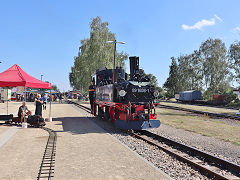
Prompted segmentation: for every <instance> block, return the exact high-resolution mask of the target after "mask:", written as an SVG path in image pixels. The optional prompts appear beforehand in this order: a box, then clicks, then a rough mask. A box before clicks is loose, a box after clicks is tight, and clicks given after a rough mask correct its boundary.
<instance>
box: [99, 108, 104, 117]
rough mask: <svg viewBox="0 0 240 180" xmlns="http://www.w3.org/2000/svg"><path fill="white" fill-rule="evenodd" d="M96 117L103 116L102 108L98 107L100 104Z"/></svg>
mask: <svg viewBox="0 0 240 180" xmlns="http://www.w3.org/2000/svg"><path fill="white" fill-rule="evenodd" d="M98 117H99V118H103V117H104V112H103V110H102V109H101V108H100V106H98Z"/></svg>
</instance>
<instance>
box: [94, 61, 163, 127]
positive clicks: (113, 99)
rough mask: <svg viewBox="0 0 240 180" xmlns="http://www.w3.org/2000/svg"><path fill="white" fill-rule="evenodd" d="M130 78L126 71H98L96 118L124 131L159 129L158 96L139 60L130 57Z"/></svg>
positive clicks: (95, 102) (96, 80) (95, 78)
mask: <svg viewBox="0 0 240 180" xmlns="http://www.w3.org/2000/svg"><path fill="white" fill-rule="evenodd" d="M129 60H130V75H128V74H127V73H125V71H124V69H123V68H116V69H106V68H103V69H100V70H97V72H96V74H95V75H94V77H93V79H94V80H95V82H96V94H95V95H96V97H95V101H94V114H95V115H98V116H100V117H105V118H106V119H110V120H111V121H112V122H113V123H114V124H115V126H116V127H118V128H121V129H134V130H142V129H147V128H157V127H159V126H160V121H159V120H156V118H157V115H156V111H155V106H156V103H155V102H154V101H155V98H156V97H157V96H158V92H157V91H155V88H154V86H151V85H150V79H149V78H148V77H147V76H146V75H144V74H143V72H142V71H141V70H140V69H139V57H136V56H133V57H129Z"/></svg>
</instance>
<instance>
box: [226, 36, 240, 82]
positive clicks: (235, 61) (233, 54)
mask: <svg viewBox="0 0 240 180" xmlns="http://www.w3.org/2000/svg"><path fill="white" fill-rule="evenodd" d="M228 60H229V63H230V66H231V68H232V69H233V70H234V71H235V78H236V79H237V81H238V82H240V41H236V42H234V43H232V44H231V45H230V48H229V51H228Z"/></svg>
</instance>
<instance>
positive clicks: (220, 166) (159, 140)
mask: <svg viewBox="0 0 240 180" xmlns="http://www.w3.org/2000/svg"><path fill="white" fill-rule="evenodd" d="M68 103H71V104H74V105H76V106H78V107H79V108H81V109H83V110H85V111H87V112H89V113H90V108H88V107H86V106H83V105H81V104H78V103H76V102H72V101H68ZM127 133H128V134H129V135H131V136H132V137H135V138H137V139H141V140H143V141H145V142H146V143H148V144H150V145H153V146H155V147H157V148H159V149H160V150H162V151H164V152H166V153H167V154H169V155H171V156H172V157H175V158H176V159H178V160H180V161H182V162H185V163H187V164H189V165H191V166H193V167H195V168H197V169H199V171H200V172H202V173H204V174H207V175H208V176H210V177H212V178H214V179H239V178H240V166H239V165H237V164H234V163H232V162H229V161H226V160H224V159H221V158H218V157H216V156H213V155H211V154H209V153H206V152H203V151H200V150H198V149H196V148H193V147H190V146H186V145H184V144H181V143H178V142H176V141H173V140H171V139H169V138H166V137H163V136H159V135H157V134H154V133H151V132H149V131H139V132H132V131H128V132H127Z"/></svg>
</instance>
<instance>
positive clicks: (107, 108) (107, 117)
mask: <svg viewBox="0 0 240 180" xmlns="http://www.w3.org/2000/svg"><path fill="white" fill-rule="evenodd" d="M109 109H110V108H109V107H108V106H106V107H105V112H104V119H105V120H107V121H109V120H110V112H109Z"/></svg>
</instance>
